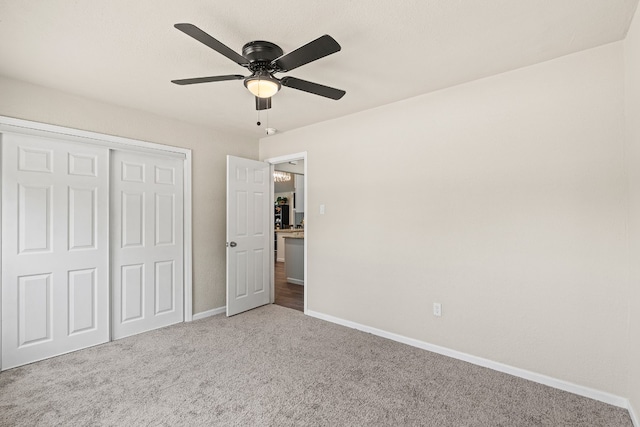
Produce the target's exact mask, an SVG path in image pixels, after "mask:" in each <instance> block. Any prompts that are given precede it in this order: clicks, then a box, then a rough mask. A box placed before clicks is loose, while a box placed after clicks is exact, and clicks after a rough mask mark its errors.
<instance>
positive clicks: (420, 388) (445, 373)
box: [0, 305, 632, 427]
mask: <svg viewBox="0 0 640 427" xmlns="http://www.w3.org/2000/svg"><path fill="white" fill-rule="evenodd" d="M0 425H2V426H45V425H46V426H49V425H68V426H85V425H92V426H93V425H119V426H138V425H142V426H162V425H166V426H180V425H190V426H192V425H223V426H240V425H242V426H252V425H256V426H263V425H267V426H299V425H313V426H358V425H376V426H382V425H393V426H404V425H422V426H626V427H629V426H631V425H632V424H631V419H630V418H629V414H628V412H627V411H625V410H623V409H620V408H616V407H613V406H610V405H606V404H604V403H600V402H597V401H594V400H590V399H586V398H584V397H580V396H576V395H573V394H570V393H566V392H563V391H559V390H556V389H553V388H549V387H546V386H543V385H540V384H536V383H533V382H529V381H526V380H523V379H519V378H516V377H513V376H510V375H507V374H502V373H499V372H495V371H491V370H489V369H486V368H481V367H478V366H475V365H471V364H468V363H465V362H461V361H458V360H454V359H450V358H447V357H444V356H440V355H437V354H434V353H430V352H427V351H424V350H420V349H416V348H413V347H409V346H406V345H403V344H399V343H396V342H393V341H389V340H385V339H383V338H379V337H376V336H373V335H370V334H366V333H363V332H359V331H355V330H352V329H348V328H344V327H341V326H338V325H334V324H331V323H327V322H324V321H321V320H318V319H314V318H310V317H306V316H304V315H303V314H302V313H300V312H298V311H295V310H290V309H287V308H283V307H279V306H275V305H271V306H265V307H262V308H259V309H256V310H253V311H250V312H248V313H244V314H241V315H238V316H235V317H231V318H226V317H225V316H224V315H221V316H214V317H210V318H207V319H202V320H198V321H195V322H192V323H188V324H184V323H183V324H179V325H175V326H171V327H168V328H164V329H160V330H156V331H152V332H148V333H145V334H141V335H137V336H135V337H130V338H126V339H122V340H119V341H115V342H112V343H108V344H104V345H100V346H96V347H92V348H89V349H86V350H82V351H78V352H75V353H72V354H68V355H64V356H59V357H55V358H52V359H49V360H45V361H43V362H38V363H34V364H31V365H28V366H24V367H20V368H16V369H12V370H9V371H6V372H2V373H0Z"/></svg>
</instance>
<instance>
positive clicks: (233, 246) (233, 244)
mask: <svg viewBox="0 0 640 427" xmlns="http://www.w3.org/2000/svg"><path fill="white" fill-rule="evenodd" d="M229 246H231V247H232V248H235V247H236V246H238V244H237V243H236V242H229Z"/></svg>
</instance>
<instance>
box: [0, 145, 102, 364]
mask: <svg viewBox="0 0 640 427" xmlns="http://www.w3.org/2000/svg"><path fill="white" fill-rule="evenodd" d="M1 138H2V232H3V236H2V369H7V368H11V367H14V366H18V365H23V364H25V363H30V362H33V361H36V360H40V359H44V358H47V357H51V356H55V355H58V354H62V353H67V352H69V351H73V350H77V349H80V348H84V347H88V346H92V345H95V344H99V343H103V342H106V341H108V340H109V217H108V213H109V208H108V206H109V180H108V172H109V168H108V162H109V151H108V149H106V148H101V147H94V146H90V145H81V144H72V143H67V142H60V141H57V140H53V139H46V138H40V137H34V136H27V135H13V134H2V135H1Z"/></svg>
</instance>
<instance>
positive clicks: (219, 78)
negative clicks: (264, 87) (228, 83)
mask: <svg viewBox="0 0 640 427" xmlns="http://www.w3.org/2000/svg"><path fill="white" fill-rule="evenodd" d="M240 79H244V76H241V75H240V74H230V75H228V76H211V77H195V78H193V79H180V80H171V83H175V84H177V85H192V84H195V83H209V82H223V81H225V80H240Z"/></svg>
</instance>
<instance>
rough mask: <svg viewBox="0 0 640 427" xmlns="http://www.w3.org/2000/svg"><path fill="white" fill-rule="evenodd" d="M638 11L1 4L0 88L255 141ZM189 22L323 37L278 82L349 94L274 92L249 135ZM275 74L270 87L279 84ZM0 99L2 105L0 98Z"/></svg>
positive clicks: (629, 4) (529, 6)
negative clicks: (45, 93) (29, 89)
mask: <svg viewBox="0 0 640 427" xmlns="http://www.w3.org/2000/svg"><path fill="white" fill-rule="evenodd" d="M637 3H638V0H403V1H389V0H348V1H345V0H323V1H313V0H298V1H295V0H288V1H285V0H269V1H265V0H236V1H211V0H190V1H175V0H133V1H132V0H92V1H89V0H87V1H80V0H47V1H42V0H0V75H4V76H6V77H10V78H14V79H18V80H22V81H26V82H29V83H34V84H38V85H42V86H47V87H51V88H55V89H59V90H62V91H65V92H69V93H73V94H76V95H80V96H83V97H87V98H92V99H96V100H100V101H104V102H108V103H112V104H117V105H122V106H127V107H131V108H136V109H140V110H146V111H149V112H153V113H156V114H159V115H162V116H166V117H171V118H175V119H179V120H183V121H187V122H191V123H196V124H201V125H205V126H208V127H210V128H212V129H214V130H215V129H223V130H224V131H225V132H233V133H236V134H238V135H241V136H244V137H249V138H256V137H262V136H264V128H265V127H266V126H267V122H268V126H270V127H275V128H278V129H279V130H280V131H287V130H291V129H294V128H297V127H301V126H305V125H309V124H312V123H317V122H321V121H325V120H328V119H332V118H335V117H339V116H344V115H347V114H351V113H355V112H357V111H361V110H365V109H369V108H373V107H376V106H380V105H384V104H388V103H390V102H393V101H397V100H400V99H404V98H409V97H413V96H416V95H420V94H424V93H427V92H430V91H434V90H438V89H441V88H445V87H448V86H452V85H455V84H459V83H462V82H466V81H471V80H475V79H478V78H481V77H485V76H489V75H493V74H497V73H501V72H504V71H508V70H512V69H515V68H519V67H523V66H526V65H530V64H534V63H537V62H541V61H545V60H549V59H552V58H556V57H559V56H562V55H566V54H568V53H571V52H576V51H580V50H584V49H588V48H591V47H595V46H598V45H602V44H605V43H610V42H613V41H617V40H621V39H623V38H624V36H625V34H626V32H627V29H628V27H629V23H630V20H631V18H632V16H633V13H634V11H635V8H636V6H637ZM179 22H187V23H192V24H194V25H196V26H198V27H200V28H201V29H203V30H204V31H206V32H208V33H209V34H211V35H212V36H213V37H215V38H217V39H218V40H220V41H221V42H223V43H225V44H226V45H227V46H229V47H231V48H232V49H234V50H235V51H237V52H240V51H241V49H242V46H243V45H244V44H245V43H246V42H249V41H252V40H268V41H271V42H273V43H276V44H278V45H279V46H280V47H282V48H283V50H284V51H285V52H289V51H291V50H293V49H295V48H297V47H299V46H301V45H303V44H305V43H307V42H309V41H311V40H313V39H315V38H317V37H319V36H321V35H323V34H329V35H331V36H333V37H334V38H335V39H336V40H337V41H338V42H339V43H340V45H341V46H342V51H340V52H338V53H336V54H333V55H331V56H328V57H325V58H323V59H320V60H318V61H316V62H313V63H310V64H307V65H305V66H303V67H300V68H298V69H296V70H293V71H291V72H290V73H287V74H286V75H292V76H295V77H298V78H301V79H305V80H310V81H313V82H317V83H321V84H324V85H327V86H333V87H336V88H339V89H343V90H346V92H347V94H346V95H345V96H344V98H342V99H341V100H339V101H333V100H330V99H326V98H322V97H319V96H315V95H311V94H307V93H305V92H301V91H297V90H295V89H291V88H283V89H282V90H281V91H280V93H278V94H277V95H275V96H274V97H273V108H272V109H271V110H269V112H268V117H267V115H266V114H264V113H263V114H262V117H261V119H262V122H263V125H262V126H261V127H258V126H256V123H255V122H256V119H257V113H256V111H255V105H254V99H253V97H252V95H251V94H250V93H249V92H248V91H247V90H246V89H245V88H244V86H243V84H242V81H241V80H236V81H226V82H216V83H205V84H199V85H191V86H177V85H174V84H172V83H170V80H172V79H181V78H189V77H202V76H211V75H222V74H245V75H246V74H248V73H247V72H246V70H245V69H244V68H242V67H240V66H238V65H237V64H235V63H234V62H232V61H230V60H229V59H227V58H225V57H224V56H222V55H220V54H218V53H217V52H215V51H213V50H211V49H209V48H207V47H206V46H204V45H203V44H201V43H199V42H197V41H196V40H194V39H191V38H190V37H188V36H186V35H185V34H183V33H181V32H180V31H178V30H176V29H175V28H173V25H174V24H175V23H179ZM283 76H284V74H279V75H278V77H283ZM1 95H2V94H0V96H1Z"/></svg>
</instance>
